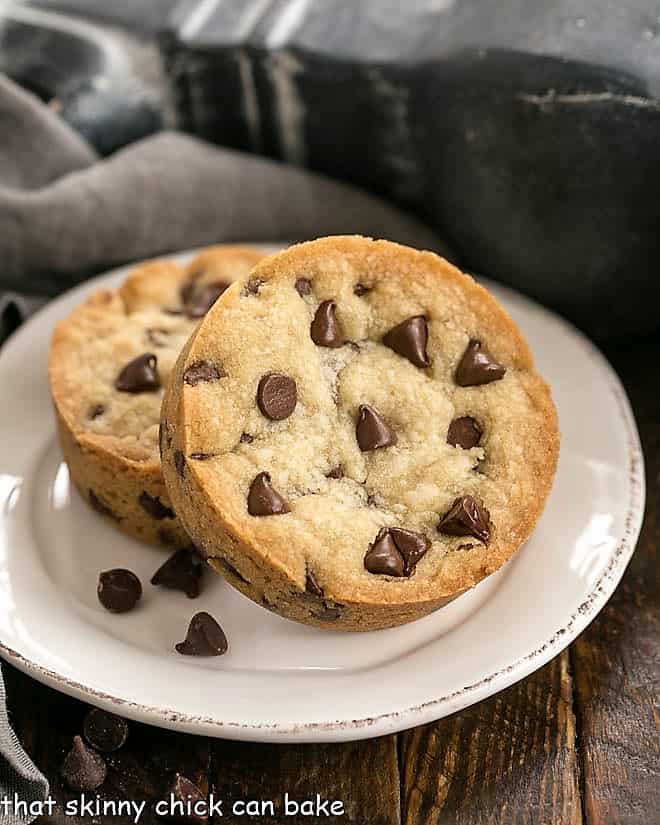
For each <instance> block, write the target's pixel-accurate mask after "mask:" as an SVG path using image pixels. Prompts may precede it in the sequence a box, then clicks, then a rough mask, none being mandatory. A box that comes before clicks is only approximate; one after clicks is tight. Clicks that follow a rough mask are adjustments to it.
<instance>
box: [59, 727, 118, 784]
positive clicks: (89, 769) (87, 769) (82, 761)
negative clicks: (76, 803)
mask: <svg viewBox="0 0 660 825" xmlns="http://www.w3.org/2000/svg"><path fill="white" fill-rule="evenodd" d="M106 776H107V768H106V764H105V760H104V759H103V757H102V756H99V754H98V753H95V752H94V751H93V750H92V749H91V748H88V747H87V745H86V744H85V743H84V742H83V740H82V738H81V737H80V736H74V737H73V747H72V748H71V750H70V751H69V753H67V755H66V757H65V758H64V762H63V764H62V779H64V781H65V782H66V784H67V785H68V786H69V788H71V790H73V791H93V790H96V788H98V787H99V786H100V785H102V784H103V783H104V782H105V778H106Z"/></svg>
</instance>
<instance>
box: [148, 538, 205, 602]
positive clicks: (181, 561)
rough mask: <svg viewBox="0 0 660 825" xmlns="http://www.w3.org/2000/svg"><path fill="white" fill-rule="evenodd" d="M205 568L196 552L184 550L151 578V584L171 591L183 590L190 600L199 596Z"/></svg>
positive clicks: (170, 559)
mask: <svg viewBox="0 0 660 825" xmlns="http://www.w3.org/2000/svg"><path fill="white" fill-rule="evenodd" d="M203 571H204V567H203V565H202V561H201V559H200V558H199V556H198V555H197V553H196V552H195V551H194V550H191V549H190V548H186V547H184V548H182V549H181V550H177V551H176V553H174V554H173V555H171V556H170V557H169V559H168V560H167V561H166V562H165V563H164V564H162V565H161V566H160V567H159V568H158V570H156V572H155V573H154V574H153V576H152V577H151V583H152V584H153V585H154V586H156V587H166V588H168V589H169V590H181V591H183V592H184V593H185V594H186V596H188V598H189V599H196V598H197V596H199V591H200V580H201V578H202V573H203Z"/></svg>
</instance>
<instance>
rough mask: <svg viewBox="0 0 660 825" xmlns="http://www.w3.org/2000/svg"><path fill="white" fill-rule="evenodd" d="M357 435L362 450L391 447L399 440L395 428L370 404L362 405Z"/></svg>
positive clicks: (356, 427) (356, 429)
mask: <svg viewBox="0 0 660 825" xmlns="http://www.w3.org/2000/svg"><path fill="white" fill-rule="evenodd" d="M355 435H356V437H357V442H358V445H359V446H360V449H361V450H362V452H366V451H367V450H377V449H378V448H380V447H391V446H393V445H394V444H396V443H397V441H398V438H397V435H396V433H395V432H394V430H393V429H391V427H389V426H388V425H387V424H386V423H385V421H384V419H383V418H382V416H381V415H380V413H378V412H376V410H375V409H374V408H373V407H370V406H369V404H361V405H360V409H359V411H358V420H357V424H356V426H355Z"/></svg>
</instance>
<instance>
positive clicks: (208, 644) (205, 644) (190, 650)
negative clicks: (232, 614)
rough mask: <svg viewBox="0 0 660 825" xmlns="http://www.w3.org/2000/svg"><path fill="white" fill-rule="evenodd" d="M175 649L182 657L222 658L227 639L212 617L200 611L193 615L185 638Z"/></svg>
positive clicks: (225, 649) (225, 650)
mask: <svg viewBox="0 0 660 825" xmlns="http://www.w3.org/2000/svg"><path fill="white" fill-rule="evenodd" d="M175 647H176V650H177V652H178V653H181V654H183V655H184V656H222V654H223V653H226V652H227V637H226V636H225V634H224V632H223V630H222V628H221V627H220V625H219V624H218V623H217V622H216V620H215V619H214V618H213V616H211V615H210V614H209V613H206V612H204V611H202V612H201V613H195V615H194V616H193V617H192V619H191V620H190V625H189V626H188V633H187V634H186V638H185V639H184V641H183V642H178V643H177V644H176V645H175Z"/></svg>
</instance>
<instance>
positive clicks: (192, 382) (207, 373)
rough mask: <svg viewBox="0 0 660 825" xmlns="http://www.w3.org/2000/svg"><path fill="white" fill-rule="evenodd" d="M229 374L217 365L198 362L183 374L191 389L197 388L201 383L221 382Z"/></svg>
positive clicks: (208, 362)
mask: <svg viewBox="0 0 660 825" xmlns="http://www.w3.org/2000/svg"><path fill="white" fill-rule="evenodd" d="M226 374H227V373H226V372H225V371H224V370H223V369H222V367H220V366H218V365H217V364H212V363H211V362H210V361H196V362H195V363H194V364H191V365H190V366H189V367H188V368H187V369H186V370H185V372H184V373H183V380H184V382H185V383H186V384H188V385H189V386H191V387H196V386H197V384H199V383H200V382H209V381H219V380H220V379H221V378H224V377H225V375H226Z"/></svg>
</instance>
